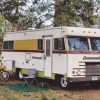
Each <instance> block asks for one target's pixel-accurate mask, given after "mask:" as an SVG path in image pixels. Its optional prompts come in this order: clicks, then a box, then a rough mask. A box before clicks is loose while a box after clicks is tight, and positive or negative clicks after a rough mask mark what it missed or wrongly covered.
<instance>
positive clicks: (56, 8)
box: [54, 0, 61, 26]
mask: <svg viewBox="0 0 100 100" xmlns="http://www.w3.org/2000/svg"><path fill="white" fill-rule="evenodd" d="M60 2H61V0H55V15H54V26H58V16H59V13H60V9H59V4H60Z"/></svg>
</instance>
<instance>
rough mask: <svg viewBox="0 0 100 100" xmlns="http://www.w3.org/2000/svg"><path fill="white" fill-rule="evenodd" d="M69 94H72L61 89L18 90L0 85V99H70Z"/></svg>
mask: <svg viewBox="0 0 100 100" xmlns="http://www.w3.org/2000/svg"><path fill="white" fill-rule="evenodd" d="M71 96H73V95H72V94H71V93H68V92H65V91H63V90H46V91H37V92H36V91H35V92H34V91H32V92H19V91H15V90H11V89H9V88H7V87H5V86H0V100H66V99H63V98H69V99H68V100H70V99H71Z"/></svg>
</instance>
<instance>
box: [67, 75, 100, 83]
mask: <svg viewBox="0 0 100 100" xmlns="http://www.w3.org/2000/svg"><path fill="white" fill-rule="evenodd" d="M67 81H68V82H85V81H100V76H86V77H77V78H67Z"/></svg>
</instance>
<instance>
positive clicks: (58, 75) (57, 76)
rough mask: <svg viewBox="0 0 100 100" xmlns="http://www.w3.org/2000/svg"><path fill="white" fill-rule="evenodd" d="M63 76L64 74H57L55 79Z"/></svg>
mask: <svg viewBox="0 0 100 100" xmlns="http://www.w3.org/2000/svg"><path fill="white" fill-rule="evenodd" d="M62 76H63V75H60V74H56V75H55V80H60V78H61V77H62Z"/></svg>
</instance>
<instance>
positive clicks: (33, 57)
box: [32, 56, 42, 59]
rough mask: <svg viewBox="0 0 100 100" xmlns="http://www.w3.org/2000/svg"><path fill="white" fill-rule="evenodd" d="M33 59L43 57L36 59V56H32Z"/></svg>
mask: <svg viewBox="0 0 100 100" xmlns="http://www.w3.org/2000/svg"><path fill="white" fill-rule="evenodd" d="M32 59H42V57H35V56H32Z"/></svg>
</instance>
